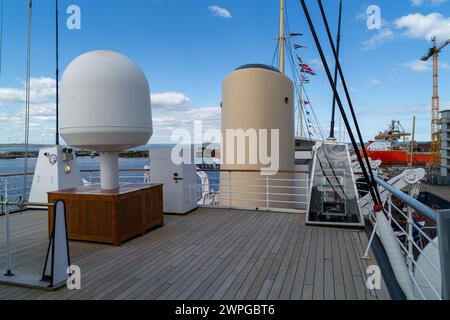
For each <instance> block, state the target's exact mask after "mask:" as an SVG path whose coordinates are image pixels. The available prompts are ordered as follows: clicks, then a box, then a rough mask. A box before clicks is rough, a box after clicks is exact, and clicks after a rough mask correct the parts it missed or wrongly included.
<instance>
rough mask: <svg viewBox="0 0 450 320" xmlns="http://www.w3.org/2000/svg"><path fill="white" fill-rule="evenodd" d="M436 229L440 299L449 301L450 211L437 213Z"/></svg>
mask: <svg viewBox="0 0 450 320" xmlns="http://www.w3.org/2000/svg"><path fill="white" fill-rule="evenodd" d="M437 228H438V239H439V257H440V261H441V279H442V291H441V293H442V299H444V300H450V210H444V211H440V212H439V213H438V219H437Z"/></svg>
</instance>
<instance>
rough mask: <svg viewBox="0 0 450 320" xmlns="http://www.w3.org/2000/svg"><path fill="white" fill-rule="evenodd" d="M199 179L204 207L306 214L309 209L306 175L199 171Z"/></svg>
mask: <svg viewBox="0 0 450 320" xmlns="http://www.w3.org/2000/svg"><path fill="white" fill-rule="evenodd" d="M298 175H302V177H298ZM199 176H200V177H201V181H200V190H201V195H200V196H199V198H200V200H199V204H200V205H201V206H204V207H216V208H227V209H248V210H260V211H279V212H295V213H298V212H301V213H304V212H305V211H306V208H307V205H308V197H309V188H310V179H309V172H306V171H280V172H279V173H277V175H275V176H263V175H260V171H253V170H199ZM284 176H286V177H284Z"/></svg>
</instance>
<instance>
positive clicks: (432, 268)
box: [366, 179, 442, 300]
mask: <svg viewBox="0 0 450 320" xmlns="http://www.w3.org/2000/svg"><path fill="white" fill-rule="evenodd" d="M377 180H378V183H379V184H380V186H381V187H383V188H385V189H386V190H387V191H388V192H389V193H388V196H387V198H386V200H385V201H384V203H383V208H384V212H385V214H386V216H387V219H388V221H389V222H390V225H391V227H392V230H393V232H394V234H395V236H396V237H395V239H396V242H397V243H398V245H399V247H400V249H401V252H402V254H403V258H404V262H405V264H406V267H407V270H408V273H409V277H410V279H411V283H412V287H413V291H414V296H415V298H416V299H422V300H430V299H431V300H441V299H442V293H441V270H440V264H439V259H436V254H434V255H432V254H430V252H432V251H433V250H434V253H436V251H437V252H438V253H439V246H438V244H437V242H436V241H434V239H435V238H436V237H437V222H436V221H437V220H436V217H437V214H438V213H436V212H435V211H433V210H431V209H430V208H428V207H427V206H425V205H424V204H422V203H420V202H419V201H417V200H416V199H414V198H412V197H409V196H408V195H407V194H405V193H403V192H402V191H400V190H398V189H395V188H393V187H392V186H390V185H388V184H387V183H386V182H384V181H382V180H381V179H377ZM370 221H371V223H372V225H373V226H374V227H375V229H376V227H377V218H376V215H375V213H372V214H371V215H370ZM375 231H376V230H375ZM374 234H375V232H374V233H373V235H374ZM373 235H372V237H371V239H370V241H369V242H370V243H371V242H372V240H373ZM430 247H431V248H432V249H433V250H430ZM426 248H428V249H427V250H425V249H426ZM366 256H367V254H366ZM438 256H439V254H438ZM419 257H420V259H421V261H422V263H420V264H419V262H418V261H419ZM423 261H426V264H425V266H426V268H424V263H423ZM419 282H420V283H419Z"/></svg>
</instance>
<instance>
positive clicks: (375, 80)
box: [369, 79, 381, 86]
mask: <svg viewBox="0 0 450 320" xmlns="http://www.w3.org/2000/svg"><path fill="white" fill-rule="evenodd" d="M369 82H370V84H371V85H372V86H378V85H380V84H381V81H380V80H377V79H371V80H370V81H369Z"/></svg>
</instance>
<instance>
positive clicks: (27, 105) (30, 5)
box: [22, 0, 33, 201]
mask: <svg viewBox="0 0 450 320" xmlns="http://www.w3.org/2000/svg"><path fill="white" fill-rule="evenodd" d="M32 15H33V0H28V34H27V67H26V69H27V70H26V96H25V156H24V171H23V199H22V201H26V200H27V185H28V175H27V173H28V149H29V139H30V102H31V101H30V92H31V22H32Z"/></svg>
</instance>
